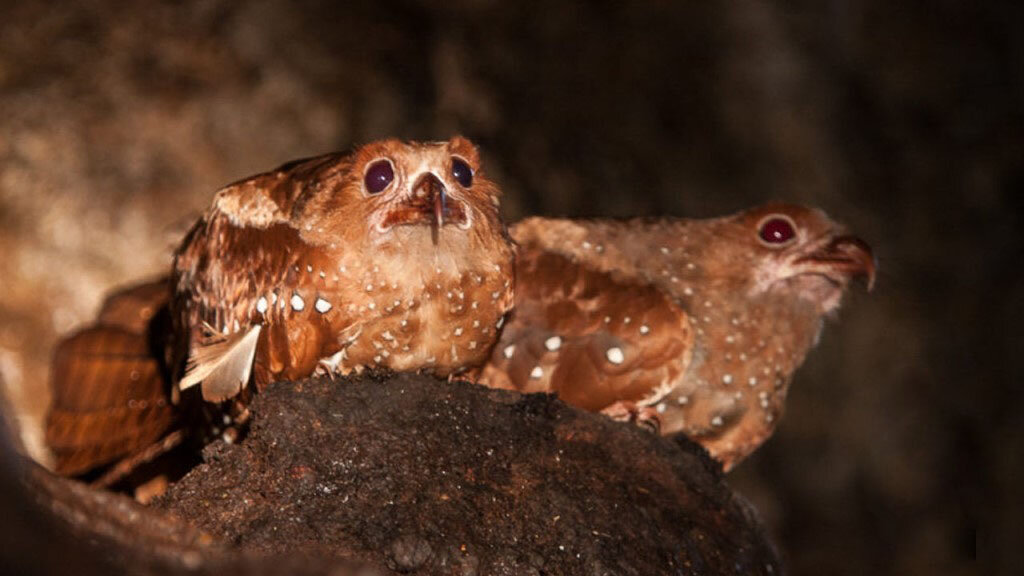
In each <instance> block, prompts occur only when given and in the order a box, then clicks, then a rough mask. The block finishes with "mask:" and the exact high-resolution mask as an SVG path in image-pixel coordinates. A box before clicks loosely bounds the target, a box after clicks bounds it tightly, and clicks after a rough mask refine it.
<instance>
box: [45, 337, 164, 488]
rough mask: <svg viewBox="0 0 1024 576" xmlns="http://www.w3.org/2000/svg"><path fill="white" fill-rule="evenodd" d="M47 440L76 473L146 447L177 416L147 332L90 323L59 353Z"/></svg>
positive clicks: (67, 470) (61, 465)
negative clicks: (143, 333)
mask: <svg viewBox="0 0 1024 576" xmlns="http://www.w3.org/2000/svg"><path fill="white" fill-rule="evenodd" d="M52 384H53V385H52V389H53V402H52V405H51V408H50V412H49V414H48V415H47V419H46V440H47V443H48V445H49V446H50V448H51V449H52V451H53V452H54V456H55V457H56V464H55V470H56V471H57V472H58V473H60V474H69V475H70V474H78V473H82V472H85V471H87V470H89V469H92V468H95V467H98V466H102V465H104V464H107V463H109V462H112V461H114V460H116V459H117V458H119V457H122V456H125V455H127V454H129V453H131V452H133V451H135V450H138V449H140V448H143V447H145V446H147V445H149V444H151V443H152V442H155V441H156V440H157V439H159V438H160V436H162V435H163V434H164V433H165V432H166V431H167V430H168V428H169V427H170V426H171V425H172V423H173V422H174V420H175V411H174V408H173V407H172V406H170V404H169V402H168V400H167V399H168V396H167V392H168V388H167V385H166V382H165V380H164V377H163V374H162V371H161V367H160V364H159V362H158V361H157V359H156V358H155V357H154V356H153V354H152V353H151V349H150V346H149V342H148V341H147V339H146V337H145V336H144V335H138V334H134V333H131V332H129V331H127V330H125V329H124V328H120V327H117V326H95V327H91V328H87V329H85V330H83V331H81V332H79V333H77V334H75V335H74V336H72V337H70V338H68V339H66V340H64V341H63V342H61V343H60V345H59V346H58V348H57V351H56V354H55V356H54V362H53V376H52Z"/></svg>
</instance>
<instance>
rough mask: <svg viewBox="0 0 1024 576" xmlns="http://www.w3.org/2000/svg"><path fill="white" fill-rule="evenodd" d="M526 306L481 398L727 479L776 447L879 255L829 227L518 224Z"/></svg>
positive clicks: (772, 210) (739, 220) (724, 221)
mask: <svg viewBox="0 0 1024 576" xmlns="http://www.w3.org/2000/svg"><path fill="white" fill-rule="evenodd" d="M510 231H511V235H512V237H513V239H514V240H515V241H516V243H517V245H518V248H517V256H516V295H515V305H514V309H513V312H512V314H511V315H510V317H509V319H508V321H507V324H506V325H505V327H504V329H503V331H502V334H501V338H500V339H499V341H498V343H497V344H496V346H495V347H494V349H493V351H492V354H491V356H490V358H489V359H488V361H487V363H486V364H485V365H484V366H483V367H482V368H480V369H479V370H478V371H477V372H476V373H475V378H476V380H477V382H479V383H480V384H483V385H486V386H490V387H494V388H503V389H510V390H517V391H520V392H545V393H557V394H558V395H559V397H560V398H561V399H562V400H564V401H565V402H567V403H569V404H571V405H575V406H577V407H579V408H583V409H586V410H590V411H594V412H603V413H605V414H607V415H609V416H611V417H613V418H616V419H619V420H627V421H633V422H635V423H638V424H641V425H645V426H649V427H651V428H652V429H654V430H657V431H659V432H660V433H661V434H663V435H667V436H679V435H683V436H685V437H688V438H690V439H692V440H694V441H696V442H697V443H699V444H701V445H702V446H703V447H704V448H705V449H706V450H707V451H708V452H709V454H710V455H711V456H712V457H713V458H714V459H716V460H717V461H718V462H720V463H721V465H722V467H723V470H725V471H728V470H730V469H732V468H733V467H734V466H735V465H736V464H738V463H739V462H740V461H742V460H743V459H744V458H745V457H746V456H748V455H749V454H750V453H751V452H753V451H754V450H755V449H756V448H757V447H758V446H759V445H761V444H762V443H763V442H764V441H765V440H767V439H768V437H769V436H771V434H772V432H773V431H774V428H775V426H776V425H777V423H778V420H779V418H780V416H781V415H782V412H783V408H784V402H785V398H786V394H787V392H788V389H789V384H790V381H791V379H792V376H793V373H794V371H796V370H797V368H798V367H799V366H800V365H801V364H802V363H803V361H804V359H805V357H806V356H807V354H808V352H809V351H810V350H811V349H812V348H813V347H814V346H815V345H816V344H817V343H818V341H819V338H820V335H821V332H822V329H823V326H824V321H825V320H826V319H828V318H831V317H834V316H835V315H836V314H837V311H838V309H839V308H840V305H841V301H842V298H843V295H844V294H845V293H846V292H847V288H848V286H849V285H850V284H851V281H853V280H855V279H858V278H860V279H864V280H865V281H866V284H867V286H868V288H869V289H870V288H871V287H872V286H873V284H874V279H875V268H876V264H875V258H874V255H873V253H872V250H871V248H870V246H869V245H868V244H867V243H866V242H864V241H863V240H861V239H860V238H858V237H856V236H853V235H851V234H849V233H848V232H847V231H846V229H845V228H844V227H843V226H841V225H839V224H837V223H836V222H834V221H833V220H831V219H830V218H829V217H828V216H827V215H826V214H825V213H824V212H822V211H820V210H818V209H814V208H810V207H805V206H800V205H794V204H784V203H770V204H765V205H761V206H757V207H754V208H751V209H749V210H745V211H742V212H739V213H736V214H733V215H729V216H724V217H718V218H711V219H684V218H639V219H631V220H610V219H593V220H572V219H555V218H542V217H532V218H528V219H525V220H523V221H521V222H518V223H516V224H514V225H513V226H512V227H511V228H510Z"/></svg>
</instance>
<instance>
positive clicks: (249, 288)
mask: <svg viewBox="0 0 1024 576" xmlns="http://www.w3.org/2000/svg"><path fill="white" fill-rule="evenodd" d="M500 200H501V191H500V189H499V187H498V186H497V185H496V184H495V183H493V182H492V181H490V180H489V179H488V178H487V175H486V173H485V172H484V170H483V169H482V166H481V162H480V155H479V151H478V149H477V148H476V146H475V145H474V144H473V143H472V142H470V141H469V140H467V139H465V138H463V137H461V136H456V137H453V138H451V139H450V140H448V141H441V142H406V141H399V140H382V141H376V142H371V143H369V144H366V145H364V146H361V147H359V148H357V149H355V150H353V151H351V152H348V153H333V154H327V155H322V156H318V157H314V158H309V159H303V160H298V161H294V162H290V163H287V164H284V165H282V166H281V167H279V168H277V169H275V170H272V171H270V172H266V173H262V174H258V175H256V176H253V177H250V178H247V179H244V180H241V181H239V182H236V183H234V184H231V185H229V186H227V187H225V188H223V189H222V190H220V191H218V192H217V193H216V195H215V196H214V199H213V202H212V205H211V206H210V207H209V209H208V210H207V211H206V212H205V213H204V214H203V215H202V217H201V218H199V220H198V221H197V222H196V223H195V225H194V226H193V227H192V228H191V230H190V231H189V232H188V234H187V235H186V236H185V239H184V240H183V242H182V243H181V245H180V247H179V248H178V249H177V250H176V251H175V254H174V261H173V266H172V267H171V271H170V274H169V276H167V277H165V278H161V279H157V280H155V281H152V282H149V283H146V284H143V285H140V286H137V287H132V288H129V289H127V290H124V291H122V292H119V293H117V294H115V295H113V296H112V297H111V298H109V299H108V300H107V302H105V303H104V305H103V306H102V307H101V311H100V314H99V317H98V318H97V321H96V322H95V323H94V324H93V325H90V326H87V327H86V328H84V329H82V330H80V331H79V332H78V333H76V334H74V335H72V336H71V337H69V338H67V339H65V340H64V341H63V342H61V343H60V344H59V345H58V347H57V350H56V352H55V356H54V365H53V366H54V367H53V377H52V386H51V388H52V390H53V397H54V399H53V402H52V407H51V409H50V411H49V413H48V417H47V426H46V438H47V442H48V444H49V446H50V447H51V451H52V452H53V454H54V460H55V463H54V468H55V470H56V471H57V472H58V473H61V474H65V475H77V474H82V473H84V472H87V471H89V470H93V469H96V468H98V467H100V466H103V465H108V464H111V463H113V462H115V461H117V460H119V459H122V461H125V460H124V459H130V458H132V457H133V456H132V455H138V454H140V453H145V452H146V451H155V452H159V451H160V448H159V443H160V441H161V438H165V437H166V436H168V434H169V433H171V432H172V431H174V432H179V430H180V429H176V427H180V426H185V424H184V422H186V421H193V423H192V424H189V425H188V426H190V427H192V428H196V427H199V428H202V429H203V430H204V431H205V432H204V433H205V434H222V433H226V432H227V431H229V430H233V431H237V429H238V427H239V426H240V425H244V424H245V421H246V418H247V408H246V406H247V404H248V402H249V400H250V399H251V397H252V394H254V393H258V391H259V390H262V389H263V388H265V387H266V386H267V385H268V384H270V383H272V382H274V381H277V380H285V379H287V380H297V379H302V378H305V377H309V376H311V375H316V374H327V375H331V376H334V375H344V374H349V373H352V372H362V371H364V370H370V371H394V372H400V371H419V372H424V373H428V374H433V375H435V376H438V377H441V378H447V377H455V376H457V375H458V374H460V373H462V372H464V371H465V370H467V369H469V368H471V367H475V366H479V365H480V364H482V363H483V362H484V361H485V360H486V358H487V355H488V354H489V350H490V348H491V346H492V345H493V343H494V342H495V341H496V339H497V337H498V330H499V329H500V327H501V324H502V322H503V320H504V318H505V315H506V313H507V312H508V311H509V310H510V308H511V306H512V302H513V274H514V251H513V245H512V242H511V239H510V237H509V235H508V231H507V229H506V227H505V224H504V222H503V221H502V220H501V218H500V216H499V208H500ZM196 391H198V392H196ZM196 406H198V408H196ZM194 422H199V425H196V424H195V423H194ZM154 442H156V444H154Z"/></svg>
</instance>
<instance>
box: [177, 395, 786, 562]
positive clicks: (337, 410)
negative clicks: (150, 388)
mask: <svg viewBox="0 0 1024 576" xmlns="http://www.w3.org/2000/svg"><path fill="white" fill-rule="evenodd" d="M252 409H253V412H254V425H253V428H252V430H251V432H250V434H249V436H248V437H247V438H246V439H245V440H244V441H243V442H242V443H240V444H239V445H235V446H228V445H224V444H216V445H211V446H210V447H208V449H207V453H206V457H207V462H206V463H205V464H203V465H201V466H199V467H198V468H196V469H195V470H193V471H192V472H190V473H189V474H188V475H187V476H185V477H184V478H183V479H182V480H180V481H179V482H178V483H176V484H175V485H173V486H172V487H171V489H170V491H169V492H168V494H166V495H165V497H164V498H162V499H161V500H159V501H158V503H157V506H158V507H159V508H161V509H163V510H166V511H169V512H172V513H173V514H174V515H176V516H178V517H180V518H182V519H184V520H186V521H188V522H189V523H190V524H192V525H194V526H196V527H198V528H199V529H201V530H202V531H204V532H206V533H209V534H210V535H212V536H213V537H215V538H216V539H218V540H219V541H222V542H225V543H228V544H229V545H230V546H232V547H234V548H237V549H239V550H245V551H248V552H258V553H267V554H282V553H296V552H303V553H308V554H312V555H317V556H323V555H327V556H332V557H340V558H346V559H350V560H361V561H366V562H369V563H370V564H372V565H377V566H381V567H386V568H388V569H390V570H394V571H397V572H413V573H416V574H466V575H469V574H538V575H539V574H581V575H582V574H588V575H589V574H593V575H595V576H596V575H602V574H773V573H774V574H777V573H779V572H780V568H779V564H778V562H777V560H776V557H775V553H774V551H773V549H772V547H771V545H770V544H769V543H768V541H767V540H766V539H765V537H764V535H763V533H762V529H761V526H760V523H759V521H758V520H756V518H755V517H754V515H753V512H752V509H751V508H749V506H748V505H747V504H745V503H744V502H743V501H742V500H740V499H739V498H738V497H737V496H736V495H735V494H734V493H733V492H732V491H731V490H730V489H729V488H728V487H727V486H726V485H725V484H724V483H723V481H722V477H721V474H720V473H719V471H718V468H717V465H716V464H714V463H713V462H711V461H710V460H709V459H708V458H707V456H706V455H705V454H704V452H703V451H702V450H701V449H700V448H699V447H697V446H696V445H693V444H690V443H688V442H687V443H683V444H677V443H675V442H672V441H670V440H666V439H662V438H658V437H656V436H654V435H651V434H649V433H647V432H645V431H643V430H641V429H639V428H636V427H633V426H630V425H625V424H619V423H616V422H613V421H611V420H609V419H607V418H604V417H602V416H598V415H593V414H586V413H582V412H579V411H577V410H574V409H571V408H569V407H567V406H566V405H564V404H563V403H561V402H560V401H557V400H556V399H554V398H553V397H550V396H544V395H532V396H521V395H519V394H516V393H512V392H505V391H494V390H487V389H484V388H480V387H476V386H472V385H469V384H465V383H460V382H456V383H450V384H449V383H445V382H438V381H434V380H433V379H430V378H426V377H414V376H406V375H400V376H397V377H394V378H392V379H386V380H375V379H371V378H362V379H355V380H336V381H331V380H328V379H322V380H310V381H304V382H298V383H279V384H276V385H274V386H271V387H270V388H269V389H268V390H267V391H266V392H265V393H264V394H261V395H259V396H258V397H257V399H256V401H255V403H254V404H253V406H252Z"/></svg>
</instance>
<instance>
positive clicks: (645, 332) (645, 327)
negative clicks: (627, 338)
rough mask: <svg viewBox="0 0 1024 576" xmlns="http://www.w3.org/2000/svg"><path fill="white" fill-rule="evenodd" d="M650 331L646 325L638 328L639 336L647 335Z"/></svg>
mask: <svg viewBox="0 0 1024 576" xmlns="http://www.w3.org/2000/svg"><path fill="white" fill-rule="evenodd" d="M650 331H651V328H650V327H649V326H648V325H647V324H644V325H643V326H641V327H640V333H641V334H647V333H648V332H650Z"/></svg>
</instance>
